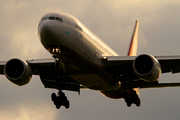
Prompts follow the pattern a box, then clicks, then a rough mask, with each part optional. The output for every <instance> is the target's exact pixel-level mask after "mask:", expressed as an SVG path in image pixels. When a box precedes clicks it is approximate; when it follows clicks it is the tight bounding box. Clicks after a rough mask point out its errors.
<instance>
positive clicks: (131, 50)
mask: <svg viewBox="0 0 180 120" xmlns="http://www.w3.org/2000/svg"><path fill="white" fill-rule="evenodd" d="M138 29H139V22H138V21H137V20H136V23H135V26H134V31H133V34H132V38H131V43H130V46H129V50H128V54H127V55H128V56H136V53H137V44H138Z"/></svg>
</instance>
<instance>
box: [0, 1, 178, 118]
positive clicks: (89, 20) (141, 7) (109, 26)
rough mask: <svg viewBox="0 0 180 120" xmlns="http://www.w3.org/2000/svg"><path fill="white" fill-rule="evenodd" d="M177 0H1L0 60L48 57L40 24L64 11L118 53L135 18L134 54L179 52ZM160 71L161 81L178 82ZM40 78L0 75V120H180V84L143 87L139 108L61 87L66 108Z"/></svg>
mask: <svg viewBox="0 0 180 120" xmlns="http://www.w3.org/2000/svg"><path fill="white" fill-rule="evenodd" d="M179 6H180V1H179V0H158V1H157V0H149V1H145V0H76V1H70V0H46V1H43V0H38V1H37V0H36V1H35V0H0V60H1V61H4V60H9V59H12V58H22V59H25V60H30V59H39V58H50V57H51V55H50V54H49V53H48V52H47V51H46V50H45V49H44V48H43V46H42V45H41V43H40V41H39V39H38V31H37V28H38V23H39V20H40V19H41V18H42V16H43V15H45V14H46V13H49V12H52V11H62V12H67V13H69V14H71V15H73V16H75V17H76V18H77V19H79V20H80V21H81V22H82V23H83V24H84V25H86V26H87V27H88V28H89V29H90V30H91V31H93V32H94V33H95V34H96V35H97V36H99V37H100V38H101V39H102V40H103V41H104V42H105V43H107V44H108V45H109V46H110V47H111V48H112V49H113V50H114V51H116V52H117V53H118V54H119V55H126V54H127V49H128V47H129V43H130V39H131V35H132V31H133V27H134V23H135V21H136V20H138V21H139V24H140V26H139V43H138V55H139V54H143V53H149V54H152V55H179V54H180V48H179V45H180V34H179V31H180V23H179V21H180V15H179V13H180V7H179ZM179 78H180V74H174V75H172V74H171V73H168V74H163V75H162V76H161V77H160V79H159V81H160V82H179V81H180V79H179ZM53 92H55V93H57V92H58V91H57V90H53V89H46V88H44V86H43V85H42V83H41V81H40V78H39V77H38V76H33V78H32V80H31V81H30V83H29V84H27V85H25V86H22V87H19V86H16V85H14V84H12V83H11V82H9V81H8V80H7V79H6V77H5V76H3V75H1V76H0V119H1V120H12V119H13V120H32V119H33V120H42V119H43V120H72V119H73V120H109V119H111V120H117V119H119V120H120V119H121V120H134V119H139V120H144V119H146V120H152V119H155V120H157V119H158V120H169V119H173V120H176V119H179V111H180V104H179V101H180V94H179V93H180V88H178V87H176V88H163V89H143V90H141V93H140V98H141V107H136V106H135V105H132V107H130V108H128V107H127V106H126V104H125V102H124V100H113V99H109V98H106V97H105V96H103V95H102V94H100V93H99V92H98V91H92V90H81V93H80V95H78V93H76V92H69V91H65V93H66V96H67V97H68V99H69V101H70V109H68V110H67V109H65V108H64V107H62V108H61V109H60V110H57V109H56V108H55V106H54V105H53V103H52V101H51V99H50V96H51V93H53Z"/></svg>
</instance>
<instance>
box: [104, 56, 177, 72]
mask: <svg viewBox="0 0 180 120" xmlns="http://www.w3.org/2000/svg"><path fill="white" fill-rule="evenodd" d="M136 57H137V56H103V57H102V58H101V59H102V61H103V64H104V66H106V68H107V69H109V71H112V74H117V73H118V74H119V73H120V74H121V73H122V74H123V73H128V71H129V72H131V71H133V61H134V60H135V58H136ZM154 57H155V58H156V59H157V60H158V61H159V63H160V65H161V70H162V73H166V72H172V73H178V72H180V55H171V56H154Z"/></svg>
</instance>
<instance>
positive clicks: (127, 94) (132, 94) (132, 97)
mask: <svg viewBox="0 0 180 120" xmlns="http://www.w3.org/2000/svg"><path fill="white" fill-rule="evenodd" d="M123 97H124V99H125V102H126V103H127V106H128V107H130V106H131V105H132V104H133V103H134V104H136V106H137V107H139V106H140V105H141V100H140V99H139V97H138V95H137V94H136V91H134V90H128V91H124V93H123Z"/></svg>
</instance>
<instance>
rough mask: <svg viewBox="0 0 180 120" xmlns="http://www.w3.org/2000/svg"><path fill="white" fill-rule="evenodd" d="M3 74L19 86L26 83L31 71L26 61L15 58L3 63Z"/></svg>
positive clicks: (29, 78)
mask: <svg viewBox="0 0 180 120" xmlns="http://www.w3.org/2000/svg"><path fill="white" fill-rule="evenodd" d="M4 74H5V76H6V77H7V79H8V80H10V81H11V82H12V83H14V84H16V85H19V86H22V85H25V84H27V83H28V82H29V81H30V80H31V77H32V71H31V68H30V66H29V65H28V64H27V62H26V61H25V60H22V59H17V58H15V59H11V60H9V61H8V62H7V63H6V64H5V66H4Z"/></svg>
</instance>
